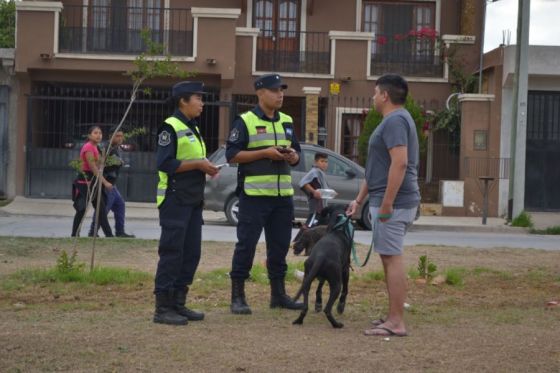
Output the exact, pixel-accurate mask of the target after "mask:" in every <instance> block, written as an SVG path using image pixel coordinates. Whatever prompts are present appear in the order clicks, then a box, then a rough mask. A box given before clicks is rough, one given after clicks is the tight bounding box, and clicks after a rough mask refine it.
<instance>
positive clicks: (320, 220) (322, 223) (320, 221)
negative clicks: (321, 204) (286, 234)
mask: <svg viewBox="0 0 560 373" xmlns="http://www.w3.org/2000/svg"><path fill="white" fill-rule="evenodd" d="M343 211H346V207H345V206H343V205H337V204H334V205H329V206H327V207H325V208H324V209H322V210H321V212H320V213H318V214H317V215H316V216H315V221H314V224H313V225H312V226H310V227H307V226H305V225H300V226H299V231H298V232H297V234H296V236H295V237H294V239H293V241H292V242H294V254H295V255H299V254H300V253H301V252H302V250H303V249H301V250H299V249H298V250H299V251H297V252H296V251H295V245H296V244H297V243H298V242H300V240H301V239H302V236H303V235H304V233H306V232H308V231H309V230H312V229H313V228H317V227H322V229H321V230H317V231H315V232H317V233H319V234H320V236H319V235H315V236H314V238H313V239H312V240H310V241H307V242H308V243H307V244H306V245H309V246H305V256H309V250H310V249H311V248H312V247H313V245H315V242H317V241H318V240H319V239H320V238H321V237H323V236H324V235H325V233H326V229H327V225H328V224H329V222H330V221H331V220H332V219H333V216H336V214H337V213H340V212H343ZM306 240H308V238H306Z"/></svg>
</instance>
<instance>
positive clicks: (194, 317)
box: [175, 286, 204, 321]
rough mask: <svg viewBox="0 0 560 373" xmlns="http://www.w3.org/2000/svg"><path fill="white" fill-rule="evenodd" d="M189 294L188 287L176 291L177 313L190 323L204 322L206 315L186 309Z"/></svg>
mask: <svg viewBox="0 0 560 373" xmlns="http://www.w3.org/2000/svg"><path fill="white" fill-rule="evenodd" d="M188 293H189V287H188V286H187V287H186V288H185V289H183V290H175V311H177V313H178V314H179V315H181V316H184V317H186V318H187V319H188V320H189V321H200V320H204V314H203V313H202V312H196V311H193V310H191V309H189V308H187V307H185V303H186V302H187V294H188Z"/></svg>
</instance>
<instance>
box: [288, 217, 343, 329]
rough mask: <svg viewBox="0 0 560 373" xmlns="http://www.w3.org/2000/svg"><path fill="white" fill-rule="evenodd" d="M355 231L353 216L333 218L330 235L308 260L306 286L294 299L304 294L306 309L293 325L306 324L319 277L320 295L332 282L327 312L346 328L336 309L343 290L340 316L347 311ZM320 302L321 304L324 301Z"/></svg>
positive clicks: (319, 244)
mask: <svg viewBox="0 0 560 373" xmlns="http://www.w3.org/2000/svg"><path fill="white" fill-rule="evenodd" d="M353 232H354V228H353V226H352V222H351V220H350V217H347V216H346V215H345V214H343V213H342V214H337V215H336V216H334V217H333V222H331V223H330V224H329V228H328V233H327V234H326V235H325V236H324V237H323V238H321V239H320V240H319V242H317V244H315V246H314V247H313V249H312V250H311V254H310V255H309V258H307V260H306V261H305V277H304V278H303V283H302V285H301V288H300V289H299V291H298V292H297V294H296V296H295V297H294V300H297V299H298V298H299V297H300V296H301V295H302V294H303V304H304V308H303V310H302V311H301V314H300V315H299V317H298V318H297V319H296V320H295V321H294V322H293V324H303V319H304V318H305V315H306V314H307V310H308V307H309V306H308V305H309V290H310V288H311V283H312V282H313V280H314V279H315V278H319V280H320V283H319V288H318V289H317V293H318V294H319V293H320V289H321V287H322V285H323V283H324V282H325V281H328V283H329V287H330V290H331V291H330V295H329V300H328V301H327V305H326V306H325V310H324V312H325V315H326V316H327V319H328V320H329V321H330V323H331V325H332V326H333V327H334V328H342V327H343V326H344V325H343V324H342V323H340V322H338V321H336V320H335V318H334V317H333V315H332V307H333V305H334V302H335V300H336V298H337V297H338V295H339V294H340V291H341V287H342V294H340V299H339V301H338V306H337V308H336V310H337V312H338V313H339V314H342V313H343V312H344V307H345V305H346V296H347V295H348V279H349V277H350V252H351V250H352V241H353ZM318 302H319V304H320V299H319V300H318ZM316 309H317V304H316ZM319 310H320V308H319Z"/></svg>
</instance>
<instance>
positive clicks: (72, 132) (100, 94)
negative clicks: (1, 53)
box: [26, 83, 230, 202]
mask: <svg viewBox="0 0 560 373" xmlns="http://www.w3.org/2000/svg"><path fill="white" fill-rule="evenodd" d="M129 97H130V88H128V87H101V86H84V85H68V84H54V83H43V84H37V85H36V86H35V87H34V89H33V93H32V95H31V96H29V97H28V132H27V133H28V138H27V178H26V195H27V196H30V197H45V198H69V197H70V191H71V187H70V186H71V182H72V180H73V178H74V176H75V171H74V170H73V169H72V168H71V167H70V166H69V164H70V162H71V161H72V160H75V159H78V158H79V152H80V148H81V146H82V145H83V144H84V141H85V139H86V136H87V129H88V128H89V127H90V126H92V125H99V126H100V127H101V128H102V131H103V135H104V139H107V138H108V135H109V129H110V128H111V127H113V126H114V125H116V124H118V123H119V121H120V119H121V117H122V115H123V113H124V111H125V108H126V107H127V105H128V103H129ZM168 97H169V89H161V88H153V89H152V90H151V92H150V93H149V94H147V93H143V92H140V93H139V95H138V98H137V100H136V101H135V103H134V104H133V106H132V109H131V110H130V113H129V114H128V117H127V119H126V121H125V123H124V131H125V133H127V132H129V133H130V132H133V131H135V130H138V129H143V134H140V135H137V136H133V137H131V138H129V139H127V140H126V141H125V146H124V147H123V153H122V154H123V158H124V160H125V167H123V168H122V170H121V176H120V177H119V180H118V182H117V185H118V187H119V190H120V192H121V194H123V197H124V198H125V199H126V200H128V201H135V202H154V201H155V195H156V194H155V193H156V185H157V180H158V176H157V171H156V153H155V150H156V137H157V130H158V128H159V126H161V124H162V123H163V121H164V120H165V118H166V117H168V116H169V115H170V114H171V113H172V112H173V110H174V108H173V107H172V105H171V103H170V102H169V101H168ZM217 98H218V94H217V93H213V94H211V95H210V96H209V97H207V98H206V100H205V101H206V102H205V108H204V112H203V114H202V116H201V117H200V120H199V123H200V127H201V132H202V133H203V136H204V139H205V141H206V144H207V149H208V152H212V151H214V150H215V149H216V148H217V147H218V123H219V115H220V110H219V107H220V106H226V107H229V106H230V103H229V102H222V101H218V100H217ZM227 115H229V113H228V114H227Z"/></svg>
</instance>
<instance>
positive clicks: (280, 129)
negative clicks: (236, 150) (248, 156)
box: [241, 111, 294, 197]
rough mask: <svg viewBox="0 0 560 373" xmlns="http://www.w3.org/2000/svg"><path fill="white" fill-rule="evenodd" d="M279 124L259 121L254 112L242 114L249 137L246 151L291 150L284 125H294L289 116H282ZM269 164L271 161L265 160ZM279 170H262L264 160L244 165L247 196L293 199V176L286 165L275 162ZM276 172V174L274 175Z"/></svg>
mask: <svg viewBox="0 0 560 373" xmlns="http://www.w3.org/2000/svg"><path fill="white" fill-rule="evenodd" d="M279 114H280V119H279V120H278V121H277V122H269V121H266V120H262V119H260V118H259V117H258V116H257V115H256V114H255V113H253V112H252V111H248V112H246V113H244V114H242V115H241V118H242V119H243V121H244V122H245V127H247V133H248V134H249V143H248V144H247V150H259V149H263V148H268V147H270V146H286V147H291V146H292V141H291V140H290V139H289V138H288V137H287V136H286V132H285V130H284V126H283V123H289V124H292V123H293V120H292V118H291V117H290V116H289V115H286V114H284V113H279ZM265 162H268V163H267V164H268V165H270V161H269V160H265ZM276 162H277V164H279V168H278V170H274V169H271V168H270V167H269V166H268V167H263V165H264V163H263V160H259V161H255V162H250V163H246V164H245V169H246V171H247V172H246V174H245V176H244V179H243V185H244V187H243V190H244V192H245V194H247V195H248V196H268V197H274V196H293V195H294V189H293V187H292V176H291V175H290V167H289V166H288V164H287V162H284V164H282V162H279V161H276ZM271 172H275V173H271Z"/></svg>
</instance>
